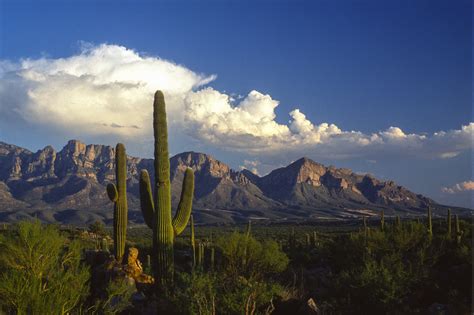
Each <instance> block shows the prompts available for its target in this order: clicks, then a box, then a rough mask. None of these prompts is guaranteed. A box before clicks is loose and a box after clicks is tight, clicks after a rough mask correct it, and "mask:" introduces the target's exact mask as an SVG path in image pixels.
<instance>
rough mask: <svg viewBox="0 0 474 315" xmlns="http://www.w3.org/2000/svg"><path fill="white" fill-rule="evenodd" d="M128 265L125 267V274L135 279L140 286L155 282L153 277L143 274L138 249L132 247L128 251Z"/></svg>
mask: <svg viewBox="0 0 474 315" xmlns="http://www.w3.org/2000/svg"><path fill="white" fill-rule="evenodd" d="M126 263H127V264H126V265H125V266H124V267H123V270H124V272H125V274H126V275H127V276H128V277H131V278H133V279H134V280H135V281H136V282H137V283H140V284H153V283H154V282H155V281H154V279H153V277H152V276H149V275H147V274H144V273H143V267H142V264H141V262H140V260H138V249H137V248H135V247H130V248H129V249H128V251H127V256H126Z"/></svg>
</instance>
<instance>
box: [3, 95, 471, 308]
mask: <svg viewBox="0 0 474 315" xmlns="http://www.w3.org/2000/svg"><path fill="white" fill-rule="evenodd" d="M153 128H154V136H155V160H154V168H155V174H154V185H153V187H154V188H155V190H156V191H155V196H154V195H153V191H152V188H151V187H152V185H151V180H150V176H149V174H148V172H147V171H146V170H142V171H141V174H140V204H141V210H142V214H143V217H144V221H145V223H146V225H147V226H148V227H149V228H150V229H151V231H150V229H148V228H137V227H133V228H131V227H128V231H127V212H128V208H127V196H126V173H127V160H126V154H125V147H124V146H123V145H122V144H117V147H116V178H117V184H116V185H114V184H109V185H108V186H107V193H108V195H109V197H110V200H112V201H113V202H114V203H115V206H114V224H113V231H112V232H113V233H112V234H113V240H114V256H111V255H109V253H108V243H107V238H108V235H106V234H107V230H106V229H105V227H104V226H103V224H101V223H100V222H95V223H93V224H92V225H91V226H90V227H89V232H87V231H80V230H78V229H75V228H72V227H69V228H65V229H62V230H60V229H59V228H58V227H56V226H54V225H42V224H41V223H40V222H39V221H34V222H21V223H19V224H17V225H14V226H10V227H8V229H7V228H3V229H2V230H0V314H2V313H4V312H5V313H7V314H151V313H156V312H158V313H159V314H229V315H234V314H235V315H237V314H246V315H254V314H273V313H274V314H288V313H291V314H295V315H297V314H307V313H308V312H307V311H308V308H309V307H311V305H313V307H314V308H316V306H315V302H314V301H317V303H318V304H317V306H318V308H319V310H320V311H321V312H322V314H412V313H428V310H429V308H430V307H431V306H432V305H435V304H438V305H442V306H443V307H445V308H446V312H449V313H452V314H466V313H469V312H470V307H471V303H472V296H471V278H472V260H471V257H472V256H471V252H472V247H471V241H470V240H471V238H472V235H471V231H472V224H471V223H468V222H466V221H461V220H460V219H459V217H458V215H456V216H455V235H456V239H455V240H453V239H452V238H451V212H450V211H448V218H447V225H446V224H444V223H443V222H442V221H441V220H439V221H438V222H437V223H440V224H437V225H433V217H432V212H431V208H429V207H428V213H427V217H428V226H426V225H425V224H424V223H421V222H420V221H419V218H418V220H417V221H414V220H408V219H406V220H404V221H403V224H402V221H401V218H400V217H399V216H397V217H396V218H395V220H393V218H392V220H387V221H388V222H385V216H384V212H383V211H382V212H381V217H380V222H378V218H377V219H376V220H375V221H374V222H372V220H371V218H370V217H369V216H367V215H364V216H363V221H362V227H361V222H360V220H347V221H336V222H323V223H322V224H321V225H319V226H315V225H284V224H280V225H277V224H275V225H258V224H257V225H255V224H254V225H252V223H251V222H250V221H249V222H248V224H247V225H245V226H237V227H236V226H224V227H198V228H196V227H195V225H194V219H193V217H192V216H191V224H190V229H189V232H188V231H185V228H186V226H187V224H188V221H189V218H190V215H191V209H192V199H193V195H194V173H193V171H192V170H191V169H189V168H188V169H186V170H185V173H184V179H183V188H182V192H181V199H180V201H179V204H178V209H177V211H176V214H175V216H174V218H173V219H172V217H171V188H170V163H169V153H168V130H167V123H166V108H165V101H164V96H163V93H161V92H160V91H157V92H156V94H155V100H154V111H153ZM435 221H436V219H435ZM379 227H380V228H379ZM427 231H428V233H427ZM187 233H189V235H188V234H187ZM127 234H128V239H127ZM99 239H100V242H99ZM150 239H151V241H150ZM126 246H129V247H132V246H133V247H136V248H128V250H127V256H126V259H122V258H123V257H124V253H125V249H126ZM137 248H138V250H137ZM175 249H176V250H175ZM137 255H139V257H138V258H139V260H137ZM151 257H153V259H151ZM140 260H141V261H144V262H145V261H146V264H145V268H144V269H145V270H144V271H145V272H151V271H153V273H154V276H155V279H153V278H152V277H150V276H149V275H147V274H144V273H143V268H142V265H141V263H140ZM175 273H176V276H175ZM314 308H313V312H310V313H314V311H315V310H314Z"/></svg>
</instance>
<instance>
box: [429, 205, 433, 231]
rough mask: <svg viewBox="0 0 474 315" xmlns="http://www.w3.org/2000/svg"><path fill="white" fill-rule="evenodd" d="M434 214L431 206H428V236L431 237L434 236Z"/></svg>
mask: <svg viewBox="0 0 474 315" xmlns="http://www.w3.org/2000/svg"><path fill="white" fill-rule="evenodd" d="M431 217H432V214H431V207H430V206H428V236H429V237H430V238H432V237H433V222H432V220H431Z"/></svg>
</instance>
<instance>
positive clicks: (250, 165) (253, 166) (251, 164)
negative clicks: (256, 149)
mask: <svg viewBox="0 0 474 315" xmlns="http://www.w3.org/2000/svg"><path fill="white" fill-rule="evenodd" d="M260 165H261V163H260V161H258V160H253V161H250V160H244V165H241V166H240V169H241V170H243V169H247V170H249V171H251V172H252V173H254V174H255V175H260V172H259V170H258V168H259V166H260Z"/></svg>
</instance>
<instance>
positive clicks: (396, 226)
mask: <svg viewBox="0 0 474 315" xmlns="http://www.w3.org/2000/svg"><path fill="white" fill-rule="evenodd" d="M401 227H402V221H401V219H400V216H399V215H397V217H396V219H395V228H396V229H397V230H400V228H401Z"/></svg>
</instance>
